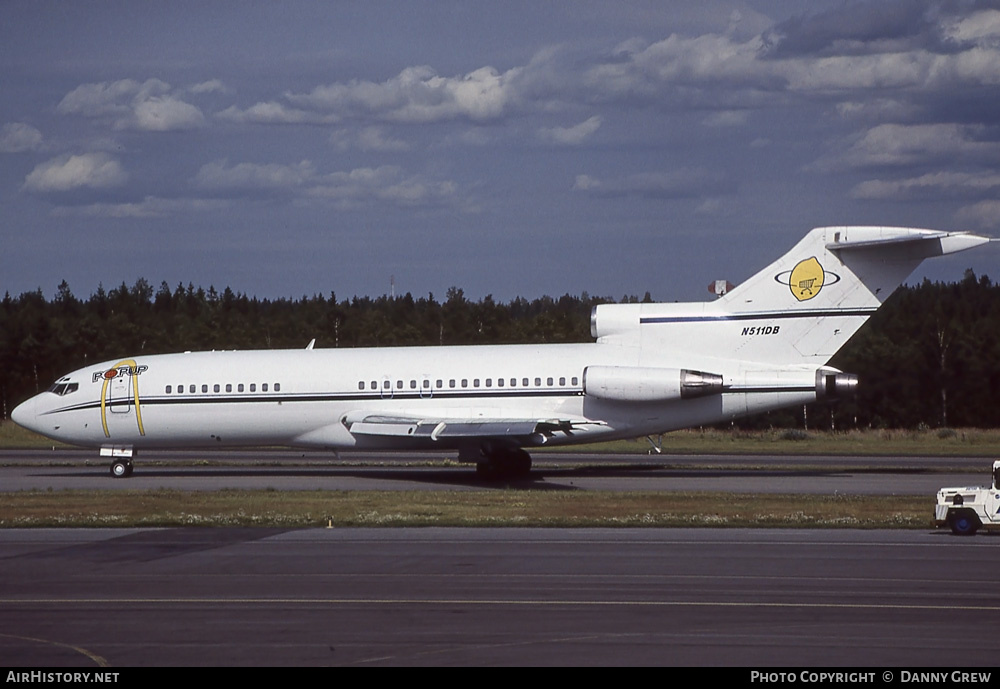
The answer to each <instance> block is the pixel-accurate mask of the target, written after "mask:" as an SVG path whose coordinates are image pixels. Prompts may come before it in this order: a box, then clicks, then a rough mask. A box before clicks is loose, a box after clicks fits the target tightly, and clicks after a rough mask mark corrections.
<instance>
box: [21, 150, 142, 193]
mask: <svg viewBox="0 0 1000 689" xmlns="http://www.w3.org/2000/svg"><path fill="white" fill-rule="evenodd" d="M127 180H128V173H126V172H125V171H124V170H123V169H122V166H121V164H120V163H119V162H118V161H117V160H115V159H114V158H112V157H111V156H109V155H107V154H106V153H83V154H80V155H63V156H59V157H57V158H53V159H51V160H49V161H46V162H44V163H41V164H40V165H38V166H37V167H35V169H34V170H32V171H31V172H30V173H29V174H28V176H27V177H26V178H25V180H24V189H25V190H27V191H36V192H49V191H70V190H72V189H80V188H89V189H109V188H112V187H117V186H121V185H122V184H124V183H125V182H126V181H127Z"/></svg>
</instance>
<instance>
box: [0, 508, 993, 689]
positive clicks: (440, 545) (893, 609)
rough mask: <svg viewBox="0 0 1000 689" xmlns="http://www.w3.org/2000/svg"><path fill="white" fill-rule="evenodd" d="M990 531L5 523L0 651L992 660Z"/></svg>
mask: <svg viewBox="0 0 1000 689" xmlns="http://www.w3.org/2000/svg"><path fill="white" fill-rule="evenodd" d="M998 544H1000V542H998V539H997V538H996V537H989V536H986V537H976V538H956V537H953V536H950V535H949V534H946V533H943V532H942V533H936V532H935V533H931V532H926V531H812V530H794V531H793V530H743V529H740V530H735V529H734V530H728V529H640V530H634V529H621V530H607V529H584V530H548V529H493V530H490V529H485V530H484V529H434V528H428V529H308V530H296V531H276V530H267V529H145V530H130V529H122V530H102V529H93V530H58V529H56V530H51V529H45V530H7V531H0V552H2V555H0V560H2V563H3V565H2V568H3V577H2V578H0V664H2V665H5V666H17V667H56V666H78V667H89V668H91V669H99V668H101V667H123V666H195V665H212V666H220V665H248V666H250V665H268V666H272V665H340V666H358V665H361V666H369V665H539V666H541V665H688V666H701V667H708V668H710V667H717V666H748V667H756V668H768V667H776V666H799V667H810V666H812V667H828V666H854V667H878V668H893V667H908V668H910V667H917V666H919V667H927V666H951V667H961V668H969V667H974V666H992V665H995V664H996V639H995V634H993V633H991V631H990V630H992V629H995V627H994V624H995V620H996V618H997V616H998V614H1000V589H998V588H997V586H996V581H995V576H994V574H993V573H994V572H996V571H997V568H998V565H1000V549H998V547H997V546H998ZM880 679H881V675H880Z"/></svg>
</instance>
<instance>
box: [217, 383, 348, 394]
mask: <svg viewBox="0 0 1000 689" xmlns="http://www.w3.org/2000/svg"><path fill="white" fill-rule="evenodd" d="M364 386H365V384H364V383H362V384H361V387H364ZM236 392H243V383H240V384H239V385H237V386H236Z"/></svg>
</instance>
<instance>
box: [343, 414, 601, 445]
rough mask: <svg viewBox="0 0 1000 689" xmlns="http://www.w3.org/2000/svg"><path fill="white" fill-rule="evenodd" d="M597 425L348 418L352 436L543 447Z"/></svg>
mask: <svg viewBox="0 0 1000 689" xmlns="http://www.w3.org/2000/svg"><path fill="white" fill-rule="evenodd" d="M584 424H586V425H588V426H592V425H595V422H593V421H580V420H574V419H485V418H481V417H477V418H432V417H400V416H386V415H381V414H367V415H364V416H359V417H358V418H356V419H354V420H352V419H351V415H348V418H347V420H346V426H347V429H348V430H349V431H350V433H351V435H364V436H379V437H395V438H430V439H431V440H438V439H454V438H483V439H487V438H510V439H511V440H518V441H520V442H522V443H524V444H529V445H540V444H542V443H544V442H545V440H546V439H547V438H549V437H551V436H552V435H553V434H554V433H557V432H562V433H565V434H567V435H571V434H572V432H573V428H574V426H582V425H584Z"/></svg>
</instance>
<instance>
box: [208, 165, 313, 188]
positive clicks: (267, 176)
mask: <svg viewBox="0 0 1000 689" xmlns="http://www.w3.org/2000/svg"><path fill="white" fill-rule="evenodd" d="M315 176H316V170H315V168H314V167H313V164H312V163H311V162H310V161H308V160H303V161H302V162H299V163H296V164H294V165H281V164H278V163H264V164H260V163H237V164H236V165H232V166H230V165H229V161H227V160H217V161H214V162H211V163H208V164H206V165H203V166H202V167H201V169H200V170H198V173H197V174H196V175H195V183H196V184H197V185H198V186H199V187H201V188H202V189H293V188H295V187H301V186H302V185H303V184H305V183H306V182H308V181H310V180H312V179H314V178H315Z"/></svg>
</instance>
